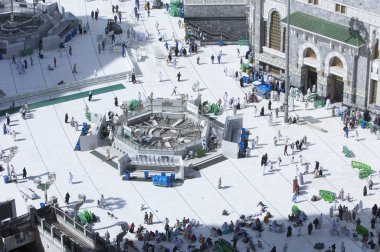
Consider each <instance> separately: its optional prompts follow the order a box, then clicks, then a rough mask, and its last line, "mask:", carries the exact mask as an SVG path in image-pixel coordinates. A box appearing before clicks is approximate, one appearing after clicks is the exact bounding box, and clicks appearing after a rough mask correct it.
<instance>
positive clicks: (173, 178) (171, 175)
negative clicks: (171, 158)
mask: <svg viewBox="0 0 380 252" xmlns="http://www.w3.org/2000/svg"><path fill="white" fill-rule="evenodd" d="M170 179H171V180H172V181H174V180H175V173H171V174H170Z"/></svg>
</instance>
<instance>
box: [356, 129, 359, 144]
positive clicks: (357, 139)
mask: <svg viewBox="0 0 380 252" xmlns="http://www.w3.org/2000/svg"><path fill="white" fill-rule="evenodd" d="M355 140H356V142H357V141H359V132H358V131H357V130H355Z"/></svg>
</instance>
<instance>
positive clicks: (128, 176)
mask: <svg viewBox="0 0 380 252" xmlns="http://www.w3.org/2000/svg"><path fill="white" fill-rule="evenodd" d="M130 179H131V174H130V173H129V172H125V173H124V180H127V181H128V180H130Z"/></svg>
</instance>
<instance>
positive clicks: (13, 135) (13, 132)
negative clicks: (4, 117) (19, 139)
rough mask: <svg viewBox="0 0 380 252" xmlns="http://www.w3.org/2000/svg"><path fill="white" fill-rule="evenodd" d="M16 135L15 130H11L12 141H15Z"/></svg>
mask: <svg viewBox="0 0 380 252" xmlns="http://www.w3.org/2000/svg"><path fill="white" fill-rule="evenodd" d="M16 135H17V133H16V131H15V130H13V131H12V137H13V142H16Z"/></svg>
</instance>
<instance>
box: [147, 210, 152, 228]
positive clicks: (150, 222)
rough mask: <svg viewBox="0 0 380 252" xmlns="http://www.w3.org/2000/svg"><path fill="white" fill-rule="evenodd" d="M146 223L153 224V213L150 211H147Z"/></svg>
mask: <svg viewBox="0 0 380 252" xmlns="http://www.w3.org/2000/svg"><path fill="white" fill-rule="evenodd" d="M148 224H149V225H151V224H153V214H152V212H149V219H148Z"/></svg>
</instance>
